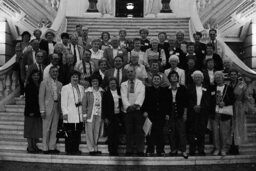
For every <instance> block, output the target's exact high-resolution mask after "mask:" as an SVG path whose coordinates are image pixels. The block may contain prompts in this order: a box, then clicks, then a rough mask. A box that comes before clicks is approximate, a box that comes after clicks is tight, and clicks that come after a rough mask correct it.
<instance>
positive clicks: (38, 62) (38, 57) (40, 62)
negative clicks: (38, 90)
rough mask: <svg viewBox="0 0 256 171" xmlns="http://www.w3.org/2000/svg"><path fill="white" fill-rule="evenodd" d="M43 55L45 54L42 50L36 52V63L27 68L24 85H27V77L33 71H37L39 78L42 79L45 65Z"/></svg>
mask: <svg viewBox="0 0 256 171" xmlns="http://www.w3.org/2000/svg"><path fill="white" fill-rule="evenodd" d="M44 55H45V52H44V51H43V50H39V51H37V52H36V54H35V56H36V61H35V62H34V63H33V64H32V65H30V66H29V67H28V71H27V75H26V81H25V84H26V83H27V81H28V77H29V75H30V73H31V72H32V71H33V70H38V71H39V73H40V78H41V79H43V72H44V68H45V65H44V64H43V61H44Z"/></svg>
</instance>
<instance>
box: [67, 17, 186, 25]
mask: <svg viewBox="0 0 256 171" xmlns="http://www.w3.org/2000/svg"><path fill="white" fill-rule="evenodd" d="M67 19H68V21H72V22H80V23H81V24H82V25H83V24H85V25H86V23H88V22H92V23H93V22H100V23H102V22H117V23H118V22H123V23H142V22H144V23H149V24H151V23H153V22H158V23H165V22H173V23H182V22H188V21H189V19H190V18H177V17H172V18H132V19H130V18H84V17H67Z"/></svg>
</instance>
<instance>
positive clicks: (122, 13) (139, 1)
mask: <svg viewBox="0 0 256 171" xmlns="http://www.w3.org/2000/svg"><path fill="white" fill-rule="evenodd" d="M143 1H144V0H116V17H129V16H131V17H143V13H144V12H143V6H144V3H143ZM127 6H130V7H131V8H132V6H133V8H132V9H128V8H127Z"/></svg>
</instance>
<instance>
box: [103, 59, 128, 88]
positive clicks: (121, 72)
mask: <svg viewBox="0 0 256 171" xmlns="http://www.w3.org/2000/svg"><path fill="white" fill-rule="evenodd" d="M111 77H114V78H116V79H117V82H118V84H117V86H118V87H120V85H121V83H122V82H124V81H126V80H127V74H126V71H125V69H124V68H123V58H122V57H120V56H116V57H115V59H114V68H111V69H109V70H107V71H106V72H105V77H104V80H103V86H104V87H106V86H108V81H109V78H111Z"/></svg>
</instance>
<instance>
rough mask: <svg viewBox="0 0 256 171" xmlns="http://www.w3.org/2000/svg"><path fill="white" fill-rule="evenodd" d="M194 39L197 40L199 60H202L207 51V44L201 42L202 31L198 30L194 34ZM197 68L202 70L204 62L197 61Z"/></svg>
mask: <svg viewBox="0 0 256 171" xmlns="http://www.w3.org/2000/svg"><path fill="white" fill-rule="evenodd" d="M193 37H194V40H195V53H196V57H197V61H202V60H203V59H204V56H205V53H206V45H205V44H204V43H202V42H200V39H201V38H202V33H201V32H196V33H194V34H193ZM196 67H197V69H198V70H202V67H203V66H202V63H198V62H197V66H196Z"/></svg>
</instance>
